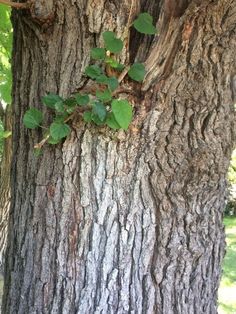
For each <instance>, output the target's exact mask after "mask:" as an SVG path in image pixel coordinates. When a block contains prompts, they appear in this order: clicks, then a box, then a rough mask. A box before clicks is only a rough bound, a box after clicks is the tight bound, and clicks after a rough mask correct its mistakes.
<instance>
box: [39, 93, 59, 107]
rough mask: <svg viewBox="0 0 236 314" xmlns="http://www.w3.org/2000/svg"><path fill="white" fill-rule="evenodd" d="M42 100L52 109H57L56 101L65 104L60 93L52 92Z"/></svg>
mask: <svg viewBox="0 0 236 314" xmlns="http://www.w3.org/2000/svg"><path fill="white" fill-rule="evenodd" d="M42 102H43V104H44V105H46V106H47V107H49V108H51V109H55V105H56V103H62V104H63V98H61V97H60V96H59V95H56V94H51V93H50V94H48V95H46V96H44V97H42Z"/></svg>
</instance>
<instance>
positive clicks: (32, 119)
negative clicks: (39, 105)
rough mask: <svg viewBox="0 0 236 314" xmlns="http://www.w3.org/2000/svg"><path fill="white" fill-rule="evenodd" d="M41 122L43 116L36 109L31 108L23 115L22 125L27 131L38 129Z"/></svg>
mask: <svg viewBox="0 0 236 314" xmlns="http://www.w3.org/2000/svg"><path fill="white" fill-rule="evenodd" d="M42 121H43V114H42V112H41V111H39V110H38V109H36V108H31V109H29V110H27V111H26V113H25V114H24V118H23V123H24V125H25V126H26V127H27V128H28V129H35V128H37V127H39V126H40V123H41V122H42Z"/></svg>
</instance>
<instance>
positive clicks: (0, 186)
mask: <svg viewBox="0 0 236 314" xmlns="http://www.w3.org/2000/svg"><path fill="white" fill-rule="evenodd" d="M11 111H12V110H11V106H7V108H6V110H5V111H4V115H3V125H4V129H5V130H8V131H10V130H11V129H12V112H11ZM11 156H12V140H11V137H8V138H7V139H5V140H4V148H3V156H2V160H1V167H0V196H1V197H0V273H2V272H3V262H4V254H5V250H6V244H7V228H8V217H9V208H10V196H11V193H10V168H11Z"/></svg>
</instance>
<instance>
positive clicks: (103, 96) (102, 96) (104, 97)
mask: <svg viewBox="0 0 236 314" xmlns="http://www.w3.org/2000/svg"><path fill="white" fill-rule="evenodd" d="M96 96H97V98H98V99H99V100H101V101H103V102H108V101H110V100H111V99H112V95H111V92H110V91H109V89H105V90H104V91H103V92H102V91H100V90H97V91H96Z"/></svg>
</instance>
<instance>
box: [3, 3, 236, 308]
mask: <svg viewBox="0 0 236 314" xmlns="http://www.w3.org/2000/svg"><path fill="white" fill-rule="evenodd" d="M37 3H38V12H37V14H38V17H40V18H39V19H38V20H37V24H36V23H35V20H31V18H30V16H28V15H25V13H19V12H15V13H14V17H13V21H14V68H13V72H14V87H13V96H14V123H13V125H14V136H13V141H14V146H13V147H14V153H13V156H14V157H13V167H12V191H13V197H12V206H11V212H10V229H9V230H10V231H9V247H8V251H7V266H6V269H5V282H6V283H5V290H4V300H3V312H4V313H6V314H8V313H18V314H23V313H24V314H25V313H66V314H67V313H81V314H86V313H89V314H90V313H120V314H121V313H122V314H123V313H148V314H149V313H163V314H172V313H181V314H190V313H198V314H199V313H200V314H201V313H204V314H205V313H209V314H214V313H217V306H216V300H217V288H218V284H219V279H220V272H221V271H220V265H221V262H222V258H223V255H224V232H223V225H222V212H223V207H224V203H225V186H226V184H225V177H226V172H227V168H228V162H229V158H230V154H231V149H232V144H233V139H234V135H233V134H234V133H233V130H234V119H235V117H234V108H233V99H232V91H231V88H230V86H231V81H232V79H233V78H234V75H235V73H234V69H235V65H236V59H235V58H236V57H235V49H236V41H235V32H236V25H235V18H236V3H235V0H231V1H226V0H219V1H211V2H210V1H202V2H201V3H200V4H198V3H197V1H189V5H188V7H186V11H184V12H182V13H181V17H178V18H176V17H174V16H172V17H170V18H169V19H168V23H167V22H166V21H167V19H165V18H164V9H163V3H162V2H160V3H159V1H156V0H155V1H154V0H152V1H148V3H147V2H146V1H139V0H134V1H133V5H132V6H131V3H129V2H127V1H125V0H119V1H118V0H114V1H112V2H107V1H103V0H100V1H93V0H89V1H75V2H74V3H73V4H71V2H68V1H63V0H58V1H56V3H55V4H54V6H53V1H51V0H50V1H48V2H47V8H46V10H45V11H43V10H42V7H41V6H40V3H41V1H38V2H37ZM131 7H132V10H133V11H132V12H130V8H131ZM140 10H145V11H149V12H150V13H151V14H152V15H153V16H154V17H155V19H156V20H157V23H158V25H159V29H160V30H161V33H160V35H159V36H158V37H156V38H153V37H151V38H144V37H143V36H142V35H138V34H134V32H133V37H132V36H131V37H130V41H131V42H130V43H129V45H126V49H128V47H129V48H130V49H132V54H131V56H130V57H131V58H136V59H137V60H144V61H145V63H146V68H147V70H148V73H147V77H146V80H145V82H144V83H143V85H142V86H141V90H139V92H138V94H137V97H138V100H137V97H135V99H132V96H130V95H127V97H129V98H130V101H135V103H136V107H135V119H134V121H133V123H132V126H131V127H130V129H129V131H128V132H123V131H119V132H113V131H111V130H108V129H105V128H98V127H94V126H87V125H84V123H83V122H81V121H77V122H76V124H74V125H73V132H72V134H71V136H70V138H69V139H67V140H66V141H65V142H64V143H63V145H61V146H60V145H58V146H56V147H45V149H44V150H43V155H42V156H40V157H39V158H36V157H35V156H34V154H33V147H34V145H35V144H36V143H37V142H39V141H40V139H41V136H42V134H41V133H40V132H39V131H37V130H36V131H29V130H26V129H25V128H24V127H23V124H22V116H23V114H24V112H25V110H26V109H27V108H28V107H29V106H35V107H40V108H41V107H42V106H41V104H40V97H41V96H43V95H44V94H45V93H46V92H56V93H59V94H60V95H62V96H68V95H70V94H71V93H72V92H74V91H75V90H77V89H79V88H81V87H82V86H84V84H86V80H85V78H84V77H82V73H83V70H84V68H85V66H86V65H87V64H88V63H89V50H90V48H91V47H93V46H94V45H99V43H101V33H102V32H103V31H104V30H107V29H109V30H115V31H116V32H117V33H118V35H119V36H121V37H122V36H123V37H126V36H127V29H126V23H127V21H128V17H129V16H132V17H133V16H135V15H136V14H137V13H138V12H139V11H140ZM44 14H45V15H46V16H53V21H52V20H51V24H50V25H49V24H45V22H43V23H41V25H39V20H41V21H45V18H44ZM163 21H164V22H165V24H164V25H163V24H162V23H163ZM127 38H128V37H127ZM134 39H135V42H134ZM132 40H133V42H132ZM137 43H140V44H138V46H137ZM134 53H135V56H134ZM121 59H122V60H123V61H126V62H128V59H129V51H128V50H126V51H125V52H124V53H123V54H122V56H121ZM126 84H129V83H128V82H126ZM43 110H44V111H45V113H47V117H48V121H50V119H51V116H50V115H49V114H48V111H47V110H46V109H45V108H44V109H43Z"/></svg>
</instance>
